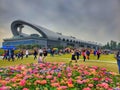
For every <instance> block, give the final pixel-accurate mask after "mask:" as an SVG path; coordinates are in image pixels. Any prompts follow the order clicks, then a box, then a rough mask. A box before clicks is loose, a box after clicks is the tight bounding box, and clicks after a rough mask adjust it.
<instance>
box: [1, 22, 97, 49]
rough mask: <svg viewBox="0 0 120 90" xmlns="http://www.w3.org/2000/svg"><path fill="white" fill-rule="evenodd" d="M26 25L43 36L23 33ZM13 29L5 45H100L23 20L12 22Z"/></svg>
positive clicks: (92, 46)
mask: <svg viewBox="0 0 120 90" xmlns="http://www.w3.org/2000/svg"><path fill="white" fill-rule="evenodd" d="M24 25H27V26H29V27H31V28H33V29H34V30H36V31H37V32H38V33H40V34H41V36H40V35H38V34H31V35H27V34H25V33H23V32H22V29H23V28H24ZM11 30H12V34H13V37H12V38H9V39H4V42H3V46H11V45H12V46H13V45H14V46H18V45H32V44H38V45H40V46H41V47H47V48H50V47H57V46H63V47H67V46H73V47H90V48H98V47H99V45H97V44H96V43H93V42H90V41H89V42H87V41H83V40H79V39H76V38H75V37H73V36H65V35H62V33H56V32H53V31H50V30H48V29H46V28H43V27H41V26H37V25H34V24H30V23H28V22H25V21H22V20H16V21H14V22H13V23H12V24H11Z"/></svg>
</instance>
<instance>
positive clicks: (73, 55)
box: [69, 49, 77, 66]
mask: <svg viewBox="0 0 120 90" xmlns="http://www.w3.org/2000/svg"><path fill="white" fill-rule="evenodd" d="M75 52H76V51H75V49H73V50H71V54H72V57H71V61H70V62H69V66H70V64H71V63H72V60H74V61H75V62H76V63H77V60H76V57H75Z"/></svg>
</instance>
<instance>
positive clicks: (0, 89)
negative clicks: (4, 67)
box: [0, 86, 10, 90]
mask: <svg viewBox="0 0 120 90" xmlns="http://www.w3.org/2000/svg"><path fill="white" fill-rule="evenodd" d="M0 90H10V88H9V87H7V86H2V87H0Z"/></svg>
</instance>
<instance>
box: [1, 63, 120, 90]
mask: <svg viewBox="0 0 120 90" xmlns="http://www.w3.org/2000/svg"><path fill="white" fill-rule="evenodd" d="M0 90H120V76H119V75H117V74H116V73H114V72H108V71H107V70H106V69H105V68H99V67H97V66H92V67H88V66H84V65H77V64H76V65H71V66H70V67H69V66H68V65H67V64H64V63H41V64H27V65H18V66H14V67H13V66H11V67H7V68H0Z"/></svg>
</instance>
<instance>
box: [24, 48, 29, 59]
mask: <svg viewBox="0 0 120 90" xmlns="http://www.w3.org/2000/svg"><path fill="white" fill-rule="evenodd" d="M25 55H26V58H28V55H29V51H28V50H26V51H25Z"/></svg>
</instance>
